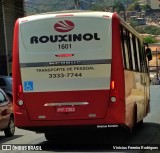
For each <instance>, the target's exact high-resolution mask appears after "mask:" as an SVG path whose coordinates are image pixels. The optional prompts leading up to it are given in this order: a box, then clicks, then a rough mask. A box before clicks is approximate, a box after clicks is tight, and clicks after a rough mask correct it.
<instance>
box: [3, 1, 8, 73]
mask: <svg viewBox="0 0 160 153" xmlns="http://www.w3.org/2000/svg"><path fill="white" fill-rule="evenodd" d="M2 15H3V29H4V42H5V57H6V64H7V75H9V58H8V42H7V31H6V16H5V5H4V0H2Z"/></svg>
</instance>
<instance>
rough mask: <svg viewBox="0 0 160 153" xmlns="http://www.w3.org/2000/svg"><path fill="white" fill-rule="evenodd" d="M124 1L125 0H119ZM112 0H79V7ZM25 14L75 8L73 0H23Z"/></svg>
mask: <svg viewBox="0 0 160 153" xmlns="http://www.w3.org/2000/svg"><path fill="white" fill-rule="evenodd" d="M121 1H122V2H123V3H126V1H127V0H121ZM113 3H114V0H80V5H79V9H82V10H90V9H95V8H100V7H101V8H106V7H108V6H111V5H112V4H113ZM24 7H25V11H26V14H27V15H28V14H35V13H43V12H52V11H61V10H71V9H75V3H74V0H52V1H51V0H34V1H33V0H25V5H24Z"/></svg>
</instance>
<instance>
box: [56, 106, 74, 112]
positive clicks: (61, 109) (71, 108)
mask: <svg viewBox="0 0 160 153" xmlns="http://www.w3.org/2000/svg"><path fill="white" fill-rule="evenodd" d="M68 112H75V107H74V106H61V107H57V113H68Z"/></svg>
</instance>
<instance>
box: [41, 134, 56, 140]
mask: <svg viewBox="0 0 160 153" xmlns="http://www.w3.org/2000/svg"><path fill="white" fill-rule="evenodd" d="M44 135H45V138H46V140H47V141H54V140H55V139H56V138H55V135H54V134H52V133H49V132H45V134H44Z"/></svg>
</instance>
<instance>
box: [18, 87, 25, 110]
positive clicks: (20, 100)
mask: <svg viewBox="0 0 160 153" xmlns="http://www.w3.org/2000/svg"><path fill="white" fill-rule="evenodd" d="M22 92H23V89H22V85H19V86H18V101H17V104H18V106H19V107H21V108H23V107H24V102H23V97H22Z"/></svg>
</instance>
